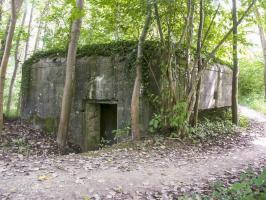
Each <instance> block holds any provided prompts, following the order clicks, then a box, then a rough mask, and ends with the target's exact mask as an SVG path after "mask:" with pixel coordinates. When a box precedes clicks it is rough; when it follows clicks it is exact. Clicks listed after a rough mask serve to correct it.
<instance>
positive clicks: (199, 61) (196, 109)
mask: <svg viewBox="0 0 266 200" xmlns="http://www.w3.org/2000/svg"><path fill="white" fill-rule="evenodd" d="M203 26H204V0H200V22H199V28H198V41H197V50H196V59H195V60H196V63H195V64H196V65H197V66H198V72H199V71H200V70H201V68H202V59H201V48H202V33H203ZM200 88H201V78H200V79H199V82H198V85H197V91H196V102H195V106H194V115H193V125H194V126H196V125H197V123H198V114H199V102H200Z"/></svg>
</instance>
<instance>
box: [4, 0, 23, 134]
mask: <svg viewBox="0 0 266 200" xmlns="http://www.w3.org/2000/svg"><path fill="white" fill-rule="evenodd" d="M22 2H23V0H12V1H11V12H12V15H11V23H10V26H9V30H8V35H7V38H6V44H5V51H4V55H3V58H2V62H1V69H0V131H2V130H3V124H4V116H3V107H4V106H3V105H4V88H5V87H4V86H5V78H6V70H7V65H8V60H9V56H10V51H11V48H12V40H13V36H14V31H15V27H16V22H17V13H18V12H19V10H20V8H21V5H22Z"/></svg>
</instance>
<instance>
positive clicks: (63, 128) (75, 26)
mask: <svg viewBox="0 0 266 200" xmlns="http://www.w3.org/2000/svg"><path fill="white" fill-rule="evenodd" d="M77 9H78V12H79V13H80V14H78V15H77V14H73V16H75V19H74V20H73V23H72V28H71V39H70V43H69V46H68V54H67V65H66V78H65V86H64V93H63V99H62V106H61V115H60V122H59V127H58V133H57V143H58V145H59V147H60V148H61V150H62V151H64V150H65V148H66V145H67V137H68V126H69V120H70V112H71V105H72V97H73V90H74V79H75V65H76V54H77V45H78V40H79V35H80V29H81V24H82V15H81V13H82V10H83V0H76V9H73V12H77Z"/></svg>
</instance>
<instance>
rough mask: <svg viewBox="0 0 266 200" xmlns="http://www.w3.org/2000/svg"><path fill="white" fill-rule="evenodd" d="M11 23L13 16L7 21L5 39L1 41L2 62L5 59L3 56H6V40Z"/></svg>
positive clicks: (0, 54)
mask: <svg viewBox="0 0 266 200" xmlns="http://www.w3.org/2000/svg"><path fill="white" fill-rule="evenodd" d="M10 23H11V16H9V17H8V20H7V23H6V29H5V34H4V36H3V38H2V39H1V50H0V62H1V61H2V58H3V55H4V51H5V44H6V39H7V35H8V30H9V26H10Z"/></svg>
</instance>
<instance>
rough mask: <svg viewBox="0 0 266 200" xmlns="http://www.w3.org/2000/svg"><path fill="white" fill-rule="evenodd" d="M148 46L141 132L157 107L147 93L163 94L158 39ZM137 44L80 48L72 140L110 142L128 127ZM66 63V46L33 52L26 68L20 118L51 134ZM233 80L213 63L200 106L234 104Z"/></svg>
mask: <svg viewBox="0 0 266 200" xmlns="http://www.w3.org/2000/svg"><path fill="white" fill-rule="evenodd" d="M145 46H146V47H145V48H146V49H147V50H145V49H144V53H145V52H148V53H149V55H145V56H146V59H145V60H147V62H148V64H147V66H148V67H146V68H145V71H144V74H145V84H146V85H145V87H143V88H144V89H143V91H142V93H141V97H140V108H141V110H140V128H141V130H142V131H143V132H147V131H146V130H147V129H148V127H149V122H150V120H151V118H152V116H153V114H154V111H155V108H154V105H153V104H152V103H151V102H150V101H149V98H147V96H145V93H146V92H147V91H148V92H151V93H153V94H157V95H159V94H158V89H157V84H158V83H159V84H160V69H159V64H158V62H156V59H158V58H159V57H160V56H158V50H157V49H156V45H154V43H149V42H148V43H145ZM157 46H158V45H157ZM136 47H137V44H136V42H119V43H111V44H102V45H99V44H98V45H90V46H86V47H83V48H81V49H80V50H79V51H78V55H77V62H76V71H75V73H76V80H75V92H74V96H73V104H72V111H71V117H70V124H69V140H70V142H72V143H74V144H76V145H78V146H80V147H81V148H82V150H83V151H87V150H93V149H97V148H98V147H99V144H100V142H101V140H106V141H108V142H109V143H110V144H112V143H113V142H114V137H115V135H114V134H113V131H114V130H115V129H119V130H123V129H126V128H127V127H129V126H130V121H131V120H130V104H131V96H132V91H133V84H134V77H135V70H134V69H135V68H134V61H135V55H136ZM180 60H181V61H182V59H180ZM179 65H180V66H182V65H184V62H183V64H182V62H180V63H179ZM65 66H66V52H65V51H63V50H62V51H56V52H55V51H50V52H41V53H38V54H35V55H33V57H32V58H30V59H29V60H27V61H26V62H25V63H24V64H23V68H22V108H21V109H22V110H21V114H22V118H23V119H25V120H27V121H31V122H32V124H34V125H35V126H37V127H39V128H41V129H44V130H47V131H48V132H52V133H56V131H57V124H58V119H59V116H60V107H61V101H62V94H63V88H64V79H65ZM231 85H232V71H231V69H230V68H229V67H227V66H226V65H223V64H220V63H212V64H210V65H209V66H208V68H207V69H206V70H205V72H204V75H203V77H202V88H201V94H200V96H201V97H200V98H201V101H200V109H201V110H203V109H212V108H222V107H228V106H231ZM179 92H182V91H179Z"/></svg>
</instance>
